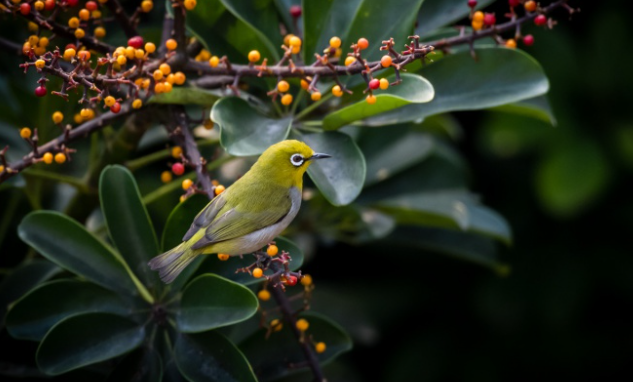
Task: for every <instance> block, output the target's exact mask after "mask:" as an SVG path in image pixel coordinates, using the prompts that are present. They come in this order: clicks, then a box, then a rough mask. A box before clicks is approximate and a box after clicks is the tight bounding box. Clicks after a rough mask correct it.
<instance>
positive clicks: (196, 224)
mask: <svg viewBox="0 0 633 382" xmlns="http://www.w3.org/2000/svg"><path fill="white" fill-rule="evenodd" d="M225 204H226V198H225V197H224V193H222V194H220V195H218V196H216V197H215V198H213V200H212V201H210V202H209V204H207V205H206V206H205V207H204V208H203V209H202V211H200V212H198V215H196V218H195V219H194V220H193V223H191V227H189V231H187V233H186V234H185V236H184V237H183V238H182V241H187V240H189V239H191V238H192V237H193V235H195V234H196V232H198V231H199V230H200V228H202V227H208V226H209V225H210V224H211V222H213V219H215V217H216V216H217V215H218V212H220V210H221V209H222V207H224V205H225Z"/></svg>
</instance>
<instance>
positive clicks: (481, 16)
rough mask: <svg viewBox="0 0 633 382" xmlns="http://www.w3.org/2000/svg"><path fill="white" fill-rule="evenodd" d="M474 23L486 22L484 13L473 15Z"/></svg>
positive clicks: (478, 12)
mask: <svg viewBox="0 0 633 382" xmlns="http://www.w3.org/2000/svg"><path fill="white" fill-rule="evenodd" d="M473 21H481V22H482V23H483V21H484V13H483V12H482V11H477V12H475V13H473Z"/></svg>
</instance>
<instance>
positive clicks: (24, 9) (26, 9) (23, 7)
mask: <svg viewBox="0 0 633 382" xmlns="http://www.w3.org/2000/svg"><path fill="white" fill-rule="evenodd" d="M20 13H21V14H23V15H24V16H26V15H28V14H29V13H31V4H29V3H22V4H20Z"/></svg>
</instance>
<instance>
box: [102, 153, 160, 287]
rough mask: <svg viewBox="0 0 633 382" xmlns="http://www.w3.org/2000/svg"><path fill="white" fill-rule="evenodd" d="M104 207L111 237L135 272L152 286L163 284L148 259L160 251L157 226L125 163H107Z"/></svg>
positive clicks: (103, 196) (104, 176)
mask: <svg viewBox="0 0 633 382" xmlns="http://www.w3.org/2000/svg"><path fill="white" fill-rule="evenodd" d="M99 196H100V197H101V210H102V211H103V216H104V218H105V220H106V225H107V226H108V231H109V232H110V238H111V239H112V241H113V242H114V244H115V245H116V247H117V248H118V249H119V252H120V253H121V256H123V259H124V260H125V261H126V262H127V264H128V265H129V266H130V268H131V269H132V272H134V274H135V275H136V276H137V277H138V278H139V279H140V280H141V281H142V282H143V283H144V284H145V285H148V286H149V287H150V288H154V289H158V288H160V286H161V285H162V284H161V282H160V279H159V278H158V274H157V273H156V272H153V271H152V270H151V269H150V268H149V266H148V265H147V262H148V261H150V260H151V259H152V258H153V257H154V256H156V255H158V254H159V253H160V250H159V248H158V240H157V239H156V234H155V233H154V227H153V226H152V222H151V220H150V219H149V215H148V214H147V210H146V209H145V206H144V205H143V202H142V200H141V194H140V192H139V190H138V187H137V186H136V181H135V180H134V176H133V175H132V173H130V171H129V170H128V169H126V168H125V167H122V166H118V165H115V166H108V167H106V168H105V169H104V170H103V172H102V173H101V178H100V179H99Z"/></svg>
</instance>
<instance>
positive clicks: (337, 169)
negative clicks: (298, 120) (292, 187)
mask: <svg viewBox="0 0 633 382" xmlns="http://www.w3.org/2000/svg"><path fill="white" fill-rule="evenodd" d="M301 139H302V140H303V141H305V143H307V144H308V145H309V146H310V147H311V148H312V149H313V150H314V151H316V152H319V153H326V154H330V155H332V158H327V159H320V160H317V161H315V162H314V163H312V164H311V165H310V167H309V168H308V174H309V175H310V178H311V179H312V181H314V183H315V184H316V185H317V187H318V188H319V190H320V191H321V192H322V193H323V195H324V196H325V197H326V198H327V200H329V201H330V203H332V204H334V205H335V206H342V205H346V204H349V203H351V202H352V201H353V200H354V199H356V197H357V196H358V194H360V191H361V189H362V188H363V184H364V182H365V173H366V170H367V168H366V165H365V158H364V157H363V153H362V152H361V151H360V149H359V148H358V146H357V145H356V143H355V142H354V141H353V140H352V138H350V136H349V135H347V134H343V133H340V132H327V133H319V134H309V135H304V136H302V137H301Z"/></svg>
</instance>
